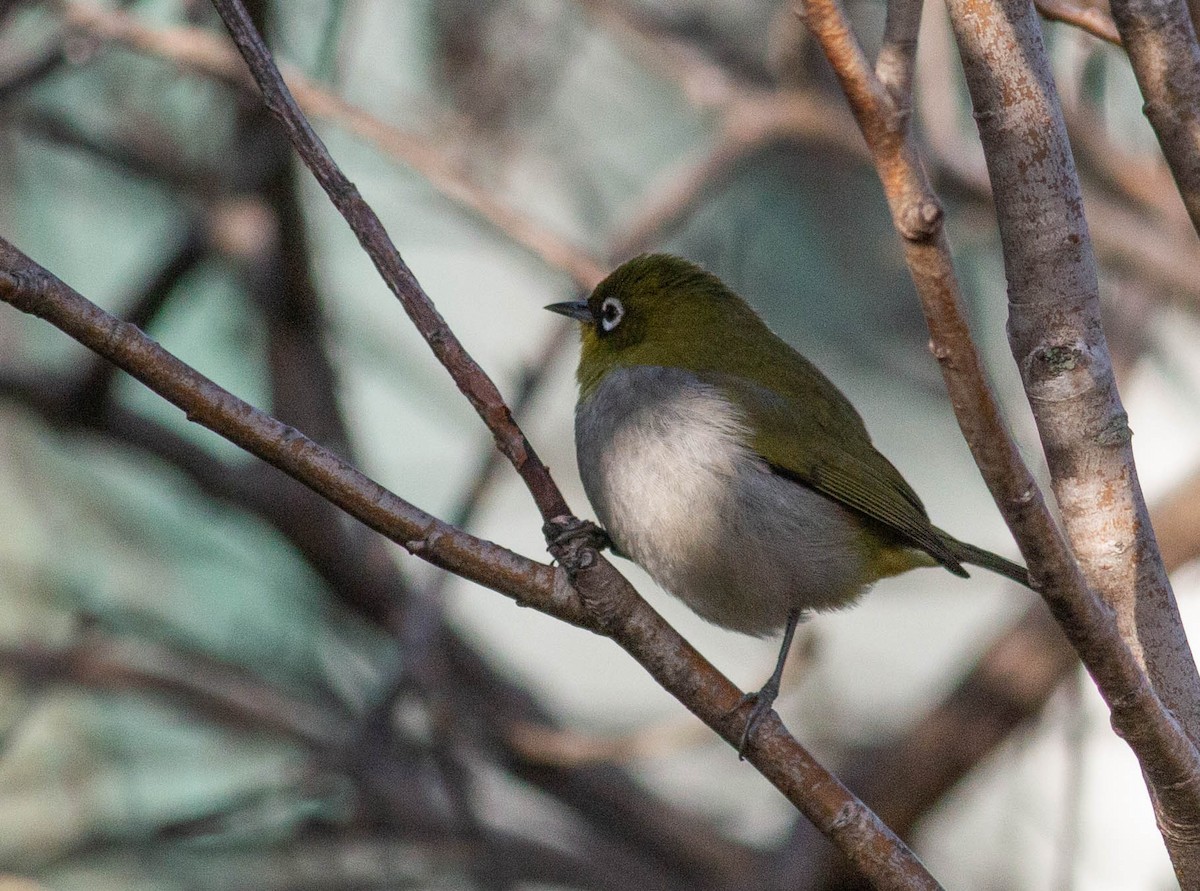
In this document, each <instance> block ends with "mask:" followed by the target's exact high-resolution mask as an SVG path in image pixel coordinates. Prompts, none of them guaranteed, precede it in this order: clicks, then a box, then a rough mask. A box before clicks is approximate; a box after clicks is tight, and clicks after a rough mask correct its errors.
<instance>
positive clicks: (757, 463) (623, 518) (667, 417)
mask: <svg viewBox="0 0 1200 891" xmlns="http://www.w3.org/2000/svg"><path fill="white" fill-rule="evenodd" d="M575 432H576V445H577V449H578V453H579V467H580V474H581V476H582V478H583V483H584V488H585V489H586V490H587V493H588V498H589V499H590V500H591V502H592V505H593V507H595V509H596V513H597V514H598V515H599V518H600V521H601V523H603V524H604V526H605V528H606V529H607V530H608V532H609V534H610V535H612V537H613V540H614V541H615V543H616V544H617V547H618V548H619V549H620V550H621V551H622V552H623V553H625V554H626V555H628V556H629V557H631V558H632V559H633V560H635V561H636V562H637V563H638V564H639V565H641V566H642V567H643V568H644V569H645V570H646V571H647V572H649V573H650V575H651V576H652V577H653V578H654V579H655V580H656V581H657V582H658V583H659V584H660V585H662V586H663V587H664V588H665V589H667V590H668V591H669V592H671V593H672V594H674V595H675V596H677V597H679V598H680V599H682V600H684V601H685V602H686V603H688V605H689V606H691V607H692V608H693V609H694V610H695V611H696V612H698V613H699V614H700V615H702V616H704V617H705V618H707V619H709V620H710V621H713V622H716V623H717V624H720V625H723V626H726V627H730V628H734V629H736V630H740V631H745V632H748V633H751V634H766V633H769V632H771V631H773V630H775V629H777V628H779V627H780V626H782V624H783V623H784V621H785V619H786V616H787V612H788V610H789V609H790V608H792V606H794V605H798V606H801V607H812V608H822V607H829V606H834V605H840V603H842V602H845V600H846V598H847V597H848V596H853V594H855V593H857V590H858V587H859V585H858V584H857V578H858V571H859V569H860V558H859V557H858V556H857V552H856V551H855V546H854V540H855V535H856V532H857V521H856V520H854V519H853V518H852V515H851V514H850V513H849V512H848V511H846V510H845V509H844V508H842V507H840V506H839V505H836V504H834V503H833V502H831V501H829V500H828V499H826V498H824V497H823V496H821V495H818V494H817V493H815V492H813V491H811V490H809V489H807V488H805V487H803V486H800V485H797V484H795V483H792V482H790V481H787V480H784V479H781V478H779V477H777V476H776V475H775V474H774V473H772V472H771V471H770V469H769V468H768V467H767V466H766V465H765V463H764V462H763V461H762V460H761V458H759V457H758V455H757V454H755V453H754V452H753V450H752V449H751V448H750V446H749V442H750V435H749V431H748V430H747V428H746V425H745V422H744V420H743V418H742V416H741V414H740V412H739V411H738V410H737V408H736V406H734V405H733V404H732V403H730V401H729V400H728V399H726V398H725V396H724V395H723V394H722V393H721V392H720V391H719V390H718V389H717V388H715V387H713V386H710V385H708V384H705V383H703V382H702V381H700V380H698V379H697V378H695V377H694V376H692V375H691V374H689V373H687V372H683V371H679V370H676V369H665V368H648V367H637V368H628V369H617V370H615V371H613V372H611V373H610V374H609V375H608V376H607V377H606V378H605V380H604V381H603V383H601V385H600V386H599V387H598V388H597V390H596V392H595V393H593V394H592V395H591V397H590V398H589V399H588V400H587V401H586V402H583V403H581V404H580V406H579V408H578V410H577V412H576V428H575Z"/></svg>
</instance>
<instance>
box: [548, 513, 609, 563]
mask: <svg viewBox="0 0 1200 891" xmlns="http://www.w3.org/2000/svg"><path fill="white" fill-rule="evenodd" d="M542 534H543V535H544V536H546V549H547V550H548V551H550V553H551V554H553V555H554V556H555V557H557V556H558V554H557V553H555V552H556V551H557V550H561V549H563V548H565V547H566V546H567V545H569V544H570V543H571V542H573V541H575V540H577V539H582V543H583V544H584V545H586V546H588V547H591V548H594V549H595V550H597V551H603V550H605V549H607V548H611V547H612V539H611V538H609V536H608V533H607V532H605V531H604V530H603V529H601V528H600V527H599V526H597V525H596V524H595V523H593V522H592V521H591V520H581V519H579V518H578V517H555V518H554V519H553V520H547V521H546V523H545V524H543V526H542Z"/></svg>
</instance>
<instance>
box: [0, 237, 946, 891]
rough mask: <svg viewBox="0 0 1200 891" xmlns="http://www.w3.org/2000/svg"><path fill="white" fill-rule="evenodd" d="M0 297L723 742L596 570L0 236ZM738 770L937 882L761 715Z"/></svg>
mask: <svg viewBox="0 0 1200 891" xmlns="http://www.w3.org/2000/svg"><path fill="white" fill-rule="evenodd" d="M0 300H3V301H5V302H7V303H9V304H11V305H12V306H14V307H15V308H17V309H19V310H21V311H23V312H28V313H31V314H33V315H36V316H38V317H40V318H43V319H45V320H46V321H48V322H50V323H51V324H53V325H55V326H56V327H58V328H60V329H61V330H63V331H64V332H66V333H67V334H69V335H70V336H72V337H74V338H75V339H76V340H78V341H79V342H80V343H82V344H84V345H85V346H87V347H88V348H89V349H92V350H94V351H95V352H98V353H100V354H101V355H103V356H105V357H106V358H108V359H109V360H110V361H112V362H114V363H115V364H117V365H119V366H120V367H121V368H122V369H124V370H125V371H127V372H128V373H130V374H131V375H133V376H134V377H135V378H137V379H138V380H140V381H141V382H142V383H144V384H145V385H146V386H148V387H149V388H150V389H152V390H153V391H154V392H156V393H158V394H159V395H160V396H162V397H163V398H165V399H166V400H167V401H169V402H171V403H172V404H173V405H175V406H177V407H178V408H181V409H182V410H183V411H184V412H185V413H186V414H187V416H188V419H189V420H191V421H194V422H196V423H199V424H201V425H202V426H204V427H207V428H208V429H210V430H212V431H213V432H215V433H218V434H219V435H221V436H223V437H225V438H226V439H228V440H229V441H230V442H233V443H234V444H235V445H238V446H239V447H241V448H243V449H245V450H246V451H248V452H250V453H251V454H254V455H256V456H258V457H259V458H262V459H263V460H265V461H267V462H268V463H270V464H272V465H274V466H275V467H277V468H278V469H280V470H282V471H283V472H285V473H287V474H288V475H289V476H292V477H294V478H295V479H297V480H299V481H300V482H302V483H303V484H304V485H306V486H308V487H309V488H310V489H312V490H313V491H315V492H318V493H319V494H321V495H323V496H324V497H326V498H327V499H329V500H330V501H332V502H333V503H334V504H336V505H338V506H339V507H341V508H342V509H343V510H345V511H346V512H347V513H349V514H350V515H351V516H353V517H354V518H355V519H357V520H359V521H360V522H362V523H364V524H366V525H367V526H369V527H371V528H372V529H374V530H376V531H377V532H380V533H381V534H383V535H385V536H387V537H388V538H390V539H391V540H392V541H394V542H396V543H397V544H399V545H400V546H401V547H403V548H405V549H406V550H407V551H409V552H410V553H413V554H415V555H417V556H419V557H421V558H422V559H423V560H427V561H428V562H430V563H432V564H434V565H435V566H439V567H441V568H442V569H446V570H448V571H450V572H454V573H456V574H457V575H460V576H462V577H463V578H466V579H468V580H470V581H474V582H476V583H478V584H480V585H483V586H484V587H487V588H491V589H492V590H494V591H498V592H500V593H502V594H505V595H506V596H509V597H512V598H513V599H514V600H516V601H517V602H518V603H520V604H523V605H526V606H531V607H534V608H536V609H538V610H540V611H542V612H545V613H547V614H548V615H552V616H554V617H556V618H559V619H561V620H563V621H566V622H569V623H571V624H574V625H578V626H580V627H583V628H586V629H588V630H591V631H594V632H596V633H599V634H603V635H605V636H607V637H611V638H612V639H613V640H614V641H615V642H616V643H617V644H618V645H619V646H620V647H621V648H622V649H624V650H625V651H626V652H627V653H629V654H630V655H631V656H633V658H634V659H635V660H637V662H638V663H639V664H640V665H641V666H642V667H643V668H645V669H646V671H647V672H648V673H649V674H650V675H651V676H652V677H653V678H654V679H655V680H656V681H657V682H658V683H659V684H660V685H661V686H662V687H663V688H664V689H666V690H667V691H668V692H669V693H670V694H671V695H672V696H674V697H675V698H677V699H678V700H679V701H680V702H682V703H683V704H684V705H685V706H686V707H687V708H688V709H689V710H690V711H691V712H692V713H693V714H695V715H696V716H697V717H699V718H700V719H701V720H702V721H704V723H706V724H707V725H708V726H709V727H711V728H712V729H713V730H714V731H716V732H717V733H718V734H719V735H720V736H721V737H722V738H723V739H725V740H726V742H728V743H729V744H730V745H731V746H737V745H738V743H739V742H740V739H741V735H742V732H743V729H744V727H745V720H746V712H747V709H746V708H743V707H741V705H742V703H741V700H742V697H741V693H740V691H739V690H738V689H737V688H736V687H735V686H734V685H733V684H732V683H731V682H730V681H729V680H728V679H727V678H726V677H725V676H724V675H722V674H721V673H720V672H718V671H717V670H716V669H715V668H714V667H713V666H712V665H711V664H710V663H708V662H707V661H706V660H705V659H704V658H703V657H702V656H701V655H700V654H699V653H697V652H696V650H695V649H693V648H692V646H691V645H690V644H688V642H687V641H685V640H684V639H683V638H682V637H681V636H680V635H679V633H678V632H676V631H675V630H674V629H673V628H671V626H670V625H668V624H667V623H666V622H665V621H664V620H663V619H662V617H661V616H659V615H658V613H657V612H655V611H654V610H653V609H652V608H651V607H650V606H649V604H647V603H646V602H645V601H644V600H643V599H642V598H641V597H639V596H638V594H637V592H636V591H634V589H633V588H632V586H630V584H629V583H628V582H627V581H626V580H625V579H624V578H623V577H622V576H621V575H620V574H619V573H618V572H617V571H616V570H615V569H614V568H613V567H612V565H611V564H610V563H608V561H606V560H604V559H603V558H601V557H600V556H599V555H597V554H596V553H595V552H594V551H591V550H590V549H585V550H583V552H582V553H581V554H575V555H574V558H573V561H572V562H573V563H574V565H576V566H577V567H578V568H579V569H578V572H577V573H576V574H575V579H574V581H575V584H574V586H573V585H572V584H570V583H568V580H567V578H566V575H565V573H564V572H563V571H562V570H557V571H556V570H554V569H552V568H551V567H549V566H545V565H543V564H540V563H536V562H534V561H532V560H529V559H528V558H525V557H522V556H520V555H518V554H515V553H513V552H512V551H509V550H507V549H505V548H502V547H500V546H499V545H495V544H492V543H491V542H488V541H484V540H482V539H479V538H476V537H474V536H472V535H468V534H467V533H465V532H463V531H461V530H459V529H455V528H454V527H453V526H450V525H448V524H446V523H443V522H442V521H440V520H438V519H436V518H434V517H432V516H430V515H429V514H426V513H425V512H423V511H421V510H420V509H419V508H416V507H414V506H413V505H412V504H409V503H408V502H406V501H404V500H403V499H402V498H400V497H398V496H397V495H395V494H393V493H391V492H389V491H388V490H386V489H384V488H383V487H382V486H380V485H379V484H378V483H375V482H374V481H372V480H370V479H369V478H368V477H366V476H365V475H363V474H362V473H360V472H359V471H357V470H355V469H354V468H353V467H351V466H350V465H349V464H347V463H346V462H345V461H343V460H341V459H340V458H338V457H337V456H336V455H334V454H332V453H331V452H329V451H328V450H327V449H324V448H322V447H321V446H319V445H318V444H317V443H315V442H313V441H312V440H310V439H308V438H307V437H305V436H304V435H303V434H302V433H300V432H299V431H298V430H296V429H294V428H292V427H289V426H287V425H286V424H282V423H280V422H279V421H277V420H275V419H274V418H272V417H270V416H268V415H266V414H264V413H262V412H260V411H258V410H257V409H255V408H254V407H253V406H251V405H249V404H248V403H246V402H244V401H243V400H241V399H238V398H237V397H236V396H234V395H233V394H232V393H229V392H228V391H226V390H223V389H222V388H220V387H219V386H217V385H216V384H215V383H213V382H212V381H211V380H209V379H208V378H206V377H204V376H203V375H201V374H200V373H199V372H197V371H196V370H195V369H193V368H191V367H190V366H188V365H186V364H185V363H183V362H181V361H180V360H179V359H178V358H176V357H175V356H173V355H172V354H170V353H168V352H167V351H166V350H164V349H163V348H162V347H160V346H159V345H158V344H156V343H154V342H153V341H152V340H150V339H149V338H148V337H146V336H145V335H144V334H142V333H141V332H140V331H138V330H137V329H136V328H134V327H133V326H132V325H128V324H126V323H124V322H122V321H120V320H119V319H116V318H114V317H113V316H111V315H109V314H108V313H106V312H104V311H103V310H102V309H100V308H99V307H98V306H96V305H95V304H93V303H91V302H90V301H88V300H86V299H85V298H84V297H82V296H81V295H79V294H78V293H76V292H75V291H73V290H71V289H70V288H68V287H67V286H66V285H64V284H63V283H62V282H61V281H59V280H58V279H56V278H55V277H54V276H53V275H51V274H50V273H49V272H47V271H46V270H45V269H43V268H42V267H40V266H38V265H37V264H36V263H34V262H33V261H32V260H30V259H29V258H27V257H25V256H24V255H23V254H21V253H20V252H19V251H18V250H16V248H14V247H12V246H11V245H10V244H8V243H7V242H5V241H4V240H3V239H0ZM748 760H749V761H750V762H751V763H752V764H753V765H754V766H755V767H756V768H757V769H758V770H759V772H760V773H762V774H763V776H764V777H766V778H767V779H768V780H769V781H770V782H771V783H772V784H773V785H775V786H776V788H778V789H779V790H780V791H781V792H783V794H784V795H785V796H786V797H787V798H788V800H789V801H791V802H792V803H793V804H794V805H795V806H796V807H797V808H798V809H799V810H800V811H801V813H803V814H804V815H805V816H806V817H808V818H809V819H810V820H811V821H812V822H813V823H814V824H815V825H816V826H817V827H818V828H819V829H820V830H821V832H823V833H824V834H825V835H826V836H827V837H828V838H829V839H830V840H831V841H833V842H834V844H836V845H837V846H838V847H839V848H840V849H841V850H842V852H843V854H845V855H846V857H847V858H848V859H849V860H850V861H851V863H853V864H854V865H855V866H856V867H857V868H858V869H859V870H860V871H861V872H862V873H863V874H864V875H867V876H868V877H871V878H872V880H873V881H874V882H875V883H876V884H877V886H878V887H880V888H896V889H901V888H904V889H913V888H918V889H936V888H939V885H938V884H937V882H936V881H935V880H934V879H933V877H932V876H930V875H929V873H928V872H927V871H926V870H925V868H924V866H922V865H921V863H920V861H919V860H917V858H916V856H915V855H913V853H912V852H911V851H910V850H909V849H908V848H907V847H906V846H905V845H904V844H903V842H901V841H900V840H899V839H898V838H897V837H896V836H895V834H894V833H892V832H891V831H890V830H889V829H888V828H887V827H886V826H885V825H883V823H882V822H880V820H879V818H878V817H876V816H875V815H874V814H873V813H872V812H871V811H870V810H869V809H867V808H866V807H864V806H863V804H862V802H860V801H859V800H858V799H857V798H855V797H854V795H853V794H851V793H850V791H849V790H848V789H846V787H845V786H843V785H842V784H841V783H840V782H838V780H837V779H836V778H835V777H834V776H833V775H832V774H830V773H829V772H828V771H826V770H825V769H824V768H823V767H822V766H821V765H820V764H819V763H818V762H817V761H816V760H815V759H814V758H813V757H812V755H811V754H809V752H808V751H807V750H806V749H805V748H804V747H803V746H801V745H800V744H799V743H798V742H796V740H795V739H794V738H792V736H791V735H790V734H788V732H787V730H786V729H785V728H784V727H783V724H782V722H780V721H779V718H778V716H775V715H773V714H772V716H771V717H769V718H768V720H766V721H765V722H764V723H763V725H762V726H761V728H760V730H759V733H758V743H757V744H756V745H755V746H754V747H753V748H752V750H751V752H750V753H749V756H748Z"/></svg>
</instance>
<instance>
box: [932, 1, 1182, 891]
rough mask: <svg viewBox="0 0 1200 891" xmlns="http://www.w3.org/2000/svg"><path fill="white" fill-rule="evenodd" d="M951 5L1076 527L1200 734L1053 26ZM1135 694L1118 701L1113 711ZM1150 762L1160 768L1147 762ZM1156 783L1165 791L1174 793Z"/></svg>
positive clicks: (1035, 379)
mask: <svg viewBox="0 0 1200 891" xmlns="http://www.w3.org/2000/svg"><path fill="white" fill-rule="evenodd" d="M949 5H950V13H951V19H952V23H953V26H954V31H955V35H956V38H957V40H958V44H959V50H960V53H961V55H962V60H963V66H964V69H965V71H966V75H967V84H968V87H969V89H970V92H971V99H972V102H973V103H974V106H975V117H976V120H977V121H978V125H979V134H980V138H981V139H982V141H983V145H984V149H985V152H986V157H987V165H988V174H989V176H990V178H991V181H992V192H993V195H994V197H995V204H996V214H997V218H998V220H999V224H1000V236H1001V241H1002V243H1003V248H1004V265H1005V272H1006V274H1007V277H1008V287H1009V307H1010V316H1009V325H1008V330H1009V341H1010V345H1011V348H1012V352H1013V357H1014V358H1015V360H1016V362H1017V365H1018V367H1019V368H1020V370H1021V376H1022V380H1023V383H1024V385H1025V390H1026V393H1027V395H1028V397H1029V401H1030V405H1031V406H1032V408H1033V414H1034V419H1035V421H1036V422H1037V425H1038V431H1039V433H1040V435H1041V440H1042V445H1043V447H1044V449H1045V452H1046V461H1047V464H1048V466H1049V468H1050V475H1051V483H1052V485H1053V487H1054V492H1055V495H1056V496H1057V499H1058V503H1059V506H1060V508H1061V510H1062V517H1063V523H1064V525H1065V527H1066V532H1067V535H1068V537H1069V538H1070V541H1071V545H1072V549H1073V551H1074V553H1075V555H1076V557H1077V558H1078V561H1079V565H1080V567H1081V569H1082V571H1083V573H1084V576H1085V577H1086V578H1087V580H1088V582H1089V583H1090V584H1091V586H1092V587H1093V589H1094V590H1095V591H1096V592H1097V593H1098V594H1099V595H1100V596H1101V597H1102V598H1103V599H1104V601H1105V602H1106V603H1107V604H1108V605H1109V606H1110V607H1111V608H1112V609H1113V610H1114V611H1115V613H1116V617H1117V627H1118V630H1119V631H1120V633H1121V636H1122V638H1123V639H1124V640H1125V641H1126V643H1127V645H1128V646H1129V647H1130V649H1131V650H1132V653H1133V656H1134V658H1136V659H1137V660H1138V662H1139V663H1140V664H1141V665H1142V666H1143V667H1144V668H1145V670H1146V671H1147V672H1148V674H1149V677H1150V679H1151V682H1152V684H1153V687H1154V689H1155V691H1156V693H1157V694H1158V696H1159V698H1160V699H1161V700H1162V701H1163V702H1164V704H1165V705H1166V706H1167V707H1168V708H1169V709H1171V711H1172V712H1173V713H1174V714H1175V715H1176V716H1177V718H1178V720H1179V722H1180V723H1181V724H1182V726H1183V729H1184V730H1185V731H1186V732H1187V733H1188V736H1190V737H1191V739H1192V740H1197V739H1200V678H1198V677H1197V674H1196V667H1195V664H1194V662H1193V660H1192V655H1191V650H1190V648H1189V647H1188V642H1187V636H1186V634H1185V632H1184V630H1183V625H1182V623H1181V621H1180V618H1179V612H1178V608H1177V606H1176V603H1175V598H1174V594H1173V593H1172V591H1171V586H1170V583H1169V581H1168V580H1167V574H1166V571H1165V569H1164V568H1163V565H1162V560H1161V558H1160V556H1159V552H1158V546H1157V544H1156V542H1155V539H1154V532H1153V530H1152V528H1151V526H1150V519H1149V515H1148V513H1147V510H1146V505H1145V502H1144V500H1143V498H1142V492H1141V488H1140V486H1139V484H1138V478H1137V470H1136V467H1135V466H1134V462H1133V450H1132V445H1131V442H1130V440H1131V437H1132V434H1131V432H1130V430H1129V426H1128V419H1127V416H1126V414H1125V411H1124V408H1123V407H1122V405H1121V400H1120V396H1119V394H1118V393H1117V388H1116V381H1115V379H1114V377H1113V371H1112V360H1111V358H1110V356H1109V352H1108V346H1107V343H1106V341H1105V337H1104V332H1103V330H1102V328H1101V325H1100V304H1099V293H1098V285H1097V276H1096V263H1095V258H1094V257H1093V254H1092V247H1091V241H1090V239H1089V237H1088V231H1087V223H1086V221H1085V220H1084V217H1083V200H1082V196H1081V194H1080V187H1079V180H1078V177H1077V175H1076V173H1075V166H1074V163H1073V161H1072V158H1071V152H1070V146H1069V144H1068V142H1067V135H1066V128H1065V126H1064V124H1063V118H1062V113H1061V109H1060V108H1059V104H1058V98H1057V93H1056V90H1055V86H1054V83H1053V80H1052V78H1051V75H1050V67H1049V61H1048V59H1047V57H1046V53H1045V49H1044V47H1043V45H1042V36H1041V29H1040V27H1039V23H1038V21H1037V18H1036V15H1035V14H1034V10H1033V7H1032V6H1031V5H1030V4H1029V3H1028V2H1027V0H969V2H967V0H950V4H949ZM1114 645H1115V642H1114ZM1089 668H1092V666H1091V664H1089ZM1113 692H1116V691H1113ZM1121 701H1122V700H1120V699H1117V700H1114V699H1111V698H1109V703H1110V706H1115V703H1119V702H1121ZM1113 718H1114V725H1115V726H1116V727H1117V729H1118V731H1119V732H1124V733H1125V734H1126V735H1127V736H1128V735H1129V734H1140V733H1141V732H1142V730H1143V729H1144V728H1141V727H1138V726H1136V725H1130V724H1128V723H1126V722H1124V721H1123V720H1121V718H1120V717H1119V715H1118V714H1117V713H1116V711H1115V710H1114V716H1113ZM1130 740H1131V742H1132V738H1131V737H1130ZM1142 766H1143V770H1146V771H1147V772H1148V773H1147V775H1148V776H1149V772H1150V767H1149V766H1148V764H1147V762H1146V760H1145V759H1144V758H1143V760H1142ZM1193 781H1194V780H1193ZM1151 785H1152V792H1157V793H1159V794H1160V795H1161V794H1164V793H1165V794H1169V793H1170V789H1169V788H1166V787H1163V786H1160V785H1158V784H1156V783H1153V782H1152V783H1151ZM1162 804H1163V802H1162V801H1161V800H1160V801H1159V805H1160V806H1159V807H1156V812H1157V814H1158V818H1159V823H1160V828H1161V829H1162V830H1163V835H1164V838H1165V840H1166V842H1167V845H1168V848H1169V849H1170V851H1171V854H1172V859H1173V861H1174V863H1175V867H1176V871H1177V872H1178V874H1179V876H1180V879H1181V881H1182V882H1183V884H1184V885H1185V886H1186V885H1188V881H1187V880H1186V879H1187V877H1190V879H1191V882H1192V883H1195V882H1197V881H1200V814H1197V812H1196V811H1195V810H1179V809H1176V808H1174V807H1173V806H1171V807H1165V808H1164V807H1162V806H1161V805H1162Z"/></svg>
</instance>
